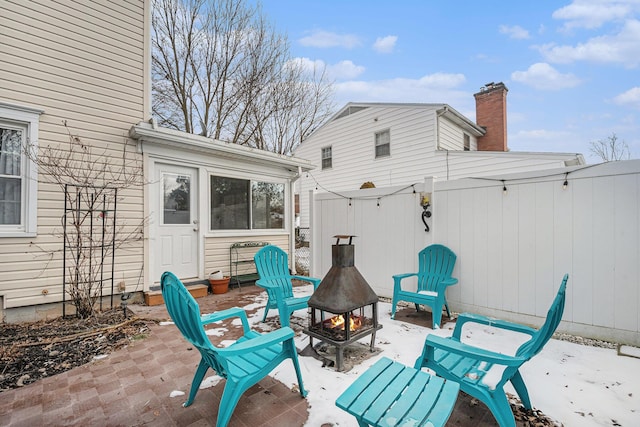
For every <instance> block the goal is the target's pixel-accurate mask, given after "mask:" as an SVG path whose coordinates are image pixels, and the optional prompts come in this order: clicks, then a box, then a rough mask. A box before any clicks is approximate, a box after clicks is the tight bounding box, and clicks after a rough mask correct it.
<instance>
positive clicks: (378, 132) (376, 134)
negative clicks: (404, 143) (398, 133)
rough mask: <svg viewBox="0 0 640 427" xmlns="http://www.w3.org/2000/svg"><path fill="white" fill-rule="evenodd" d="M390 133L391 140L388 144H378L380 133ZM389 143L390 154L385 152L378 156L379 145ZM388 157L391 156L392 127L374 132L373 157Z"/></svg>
mask: <svg viewBox="0 0 640 427" xmlns="http://www.w3.org/2000/svg"><path fill="white" fill-rule="evenodd" d="M385 133H386V134H389V142H387V143H386V144H378V135H382V134H385ZM385 145H388V146H389V154H384V155H380V156H378V147H382V146H385ZM387 157H391V129H383V130H380V131H377V132H374V134H373V158H374V159H385V158H387Z"/></svg>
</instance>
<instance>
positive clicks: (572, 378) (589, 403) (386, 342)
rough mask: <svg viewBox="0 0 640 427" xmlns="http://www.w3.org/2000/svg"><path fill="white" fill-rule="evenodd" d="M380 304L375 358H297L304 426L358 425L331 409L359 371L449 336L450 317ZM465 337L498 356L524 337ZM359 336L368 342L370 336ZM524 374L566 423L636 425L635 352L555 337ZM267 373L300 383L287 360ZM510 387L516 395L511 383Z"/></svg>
mask: <svg viewBox="0 0 640 427" xmlns="http://www.w3.org/2000/svg"><path fill="white" fill-rule="evenodd" d="M311 291H312V288H311V286H305V287H301V288H296V294H298V293H299V292H302V294H304V293H308V294H310V293H311ZM259 298H260V297H259ZM265 303H266V299H265V301H256V302H255V303H254V304H251V308H255V306H256V304H261V305H262V306H264V304H265ZM378 307H379V310H378V312H379V313H380V318H379V322H380V323H381V324H382V325H383V327H382V329H381V330H379V331H378V333H377V336H376V348H377V349H379V350H381V351H380V352H379V353H378V354H376V355H375V356H373V357H371V358H369V359H367V360H364V361H363V362H362V363H360V364H358V365H356V366H354V367H353V368H352V369H351V370H349V371H348V372H336V371H335V370H334V369H333V368H328V367H322V362H321V361H319V360H316V359H314V358H312V357H302V356H301V357H299V361H300V367H301V371H302V377H303V381H304V386H305V388H306V389H307V390H308V391H309V394H308V396H307V400H308V402H309V406H310V409H309V419H308V421H307V423H306V426H308V427H317V426H320V425H322V424H324V423H333V424H334V425H335V426H353V425H356V423H355V419H354V418H353V417H352V416H351V415H349V414H347V413H346V412H344V411H342V410H340V409H338V408H337V407H336V406H335V400H336V399H337V398H338V396H339V395H340V394H341V393H342V392H343V391H344V390H345V389H346V388H347V387H348V386H349V385H350V384H351V383H352V382H353V381H354V380H355V379H356V378H357V377H358V376H359V375H361V374H362V373H363V372H364V371H365V370H366V369H367V368H369V367H370V366H371V365H373V364H374V363H375V362H376V361H377V360H379V359H380V357H383V356H385V357H388V358H390V359H393V360H396V361H398V362H401V363H404V364H406V365H409V366H413V364H414V362H415V359H416V357H418V356H419V355H420V353H421V352H422V344H423V342H424V339H425V337H426V335H427V334H429V333H435V334H438V335H441V336H450V335H451V334H452V331H453V322H448V323H446V324H445V325H444V328H443V329H439V330H436V331H434V330H431V329H429V328H425V327H422V326H417V325H412V324H409V323H406V322H402V321H399V320H391V318H390V313H391V304H389V303H387V302H380V303H378ZM247 309H248V307H247ZM262 314H263V312H262V310H258V311H256V312H255V313H254V314H253V315H251V316H250V318H249V321H250V323H251V324H258V323H260V322H261V320H262ZM294 316H296V317H300V318H301V319H300V320H299V323H302V324H304V322H306V313H305V312H303V311H299V312H296V313H295V314H294ZM262 325H264V324H262ZM463 335H464V337H465V338H464V339H463V341H464V340H469V341H468V342H469V343H473V344H475V345H479V346H485V347H490V348H492V349H494V350H495V349H498V351H501V352H503V353H513V351H514V349H515V348H517V346H518V345H519V342H521V338H518V337H514V336H513V335H512V334H509V333H505V332H504V331H496V330H495V328H492V327H485V326H480V325H475V326H474V327H473V328H471V327H470V328H467V327H466V326H465V329H464V334H463ZM519 339H520V341H519ZM362 341H363V342H367V343H368V340H367V339H363V340H362ZM308 342H309V339H308V337H307V336H306V335H304V334H301V335H300V336H298V337H296V346H297V347H298V349H303V348H304V347H306V346H307V344H308ZM314 343H317V340H316V341H314ZM624 347H626V352H625V353H624V354H631V355H632V356H633V355H634V354H637V353H638V349H636V348H634V347H629V346H624ZM521 373H522V376H523V378H524V380H525V383H526V384H527V388H528V390H529V396H530V398H531V403H532V405H533V406H534V408H536V409H539V410H541V411H542V412H543V413H544V414H545V415H547V416H549V417H551V418H552V419H555V420H557V421H559V422H562V423H563V424H564V425H565V426H581V427H582V426H586V427H588V426H612V425H613V426H616V425H617V426H624V427H633V426H640V359H638V358H636V357H630V356H624V355H618V352H617V350H616V349H607V348H599V347H591V346H586V345H580V344H575V343H571V342H568V341H560V340H556V339H552V340H551V341H549V342H548V343H547V345H546V346H545V348H544V349H543V350H542V352H541V353H540V354H538V355H537V356H535V357H534V358H533V359H531V360H530V361H529V362H527V363H526V364H524V365H523V367H522V368H521ZM271 375H272V376H273V377H274V378H276V379H277V380H279V381H281V382H282V383H284V384H286V385H287V386H289V387H294V386H296V387H297V381H296V378H295V372H294V370H293V369H292V367H291V364H290V362H283V363H282V364H280V366H278V367H277V368H276V369H275V370H274V371H273V372H272V374H271ZM509 387H510V386H509ZM507 391H508V392H510V393H513V394H515V391H514V390H513V389H512V388H508V389H507Z"/></svg>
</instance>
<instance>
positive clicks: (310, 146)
mask: <svg viewBox="0 0 640 427" xmlns="http://www.w3.org/2000/svg"><path fill="white" fill-rule="evenodd" d="M443 105H444V104H420V105H416V104H380V105H373V106H369V107H368V108H366V109H363V110H361V111H359V112H357V113H354V114H351V115H348V116H345V117H342V118H340V119H337V120H333V121H330V122H328V123H326V124H325V125H323V126H322V127H320V128H319V129H318V130H317V131H316V132H315V133H313V134H312V135H311V136H310V137H309V138H308V139H307V140H305V141H304V142H303V143H302V144H301V145H300V146H299V147H298V148H297V149H296V151H295V156H296V157H299V158H302V159H307V160H309V161H311V162H312V163H313V164H315V165H316V166H317V169H315V170H314V171H313V172H312V173H309V174H308V176H307V174H305V175H303V176H302V178H301V179H300V180H299V181H298V183H297V186H296V191H297V192H298V194H299V200H300V205H299V209H300V226H301V227H308V226H309V223H310V219H309V192H310V191H317V192H318V193H322V192H337V193H340V192H344V191H349V190H356V189H359V188H360V186H361V185H362V184H363V183H364V182H366V181H372V182H373V183H374V184H375V185H376V187H378V188H381V187H389V186H397V185H412V184H415V183H421V182H423V180H424V178H425V177H427V176H433V177H434V178H435V179H436V180H449V179H458V178H464V177H486V176H490V175H496V174H504V173H511V172H525V171H533V170H543V169H549V168H558V167H564V161H565V160H575V159H576V157H578V156H579V155H576V154H564V153H557V154H555V153H554V154H550V153H513V152H509V153H504V152H479V151H475V150H476V147H477V138H476V136H474V135H472V132H468V131H466V130H464V129H463V128H462V127H461V126H460V125H458V124H456V123H454V122H453V121H452V120H449V119H448V118H447V117H445V116H443V115H439V114H440V113H439V111H442V110H441V109H442V107H443ZM385 129H389V130H390V134H391V155H390V156H389V157H383V158H378V159H375V158H374V155H375V151H374V134H375V132H379V131H381V130H385ZM465 133H467V134H469V136H470V146H471V147H470V148H471V150H472V151H463V149H464V134H465ZM329 145H331V146H332V155H333V167H332V168H330V169H325V170H322V169H321V164H322V163H321V157H320V156H321V147H326V146H329ZM346 203H347V202H345V204H346Z"/></svg>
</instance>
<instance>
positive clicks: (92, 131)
mask: <svg viewBox="0 0 640 427" xmlns="http://www.w3.org/2000/svg"><path fill="white" fill-rule="evenodd" d="M148 7H149V6H148V5H145V3H144V1H142V0H127V1H124V0H123V1H108V0H99V1H97V0H96V1H91V2H85V1H71V0H66V1H62V2H50V1H42V0H41V1H37V0H33V1H29V2H24V1H17V2H12V1H3V2H1V3H0V39H2V43H0V102H4V103H7V104H15V105H21V106H29V107H36V108H40V109H42V110H44V113H43V114H42V115H41V116H40V129H39V135H38V144H39V146H40V147H41V148H42V147H47V146H51V147H58V146H62V147H64V145H65V144H69V133H72V134H73V135H76V136H78V137H79V138H80V140H81V141H82V142H83V143H85V144H87V145H89V146H91V150H92V152H93V153H94V154H96V155H101V154H103V153H104V155H106V156H107V157H112V158H113V161H114V164H116V165H118V164H120V162H121V161H122V153H123V150H124V149H125V146H126V151H127V161H128V162H131V164H132V165H134V166H133V167H141V157H140V155H139V154H137V153H136V152H135V145H134V144H133V143H132V142H131V141H129V140H128V138H127V132H128V129H129V128H130V126H131V125H132V124H134V123H137V122H139V121H141V120H144V119H145V118H146V117H145V96H146V91H145V82H146V80H145V73H146V68H145V57H144V55H145V19H146V14H147V11H146V9H147V8H148ZM64 123H66V125H67V126H68V128H66V127H65V125H64ZM136 165H138V166H136ZM118 197H119V199H118V206H117V207H118V211H117V219H118V225H124V226H125V227H124V229H123V230H122V231H121V232H120V234H121V235H122V234H126V233H127V232H128V231H132V230H133V229H134V228H135V225H136V224H139V223H140V222H141V221H142V220H143V217H144V214H143V189H142V187H141V186H140V187H139V188H129V189H126V190H124V191H122V192H119V194H118ZM63 213H64V195H63V194H62V189H61V188H60V187H59V186H57V185H54V184H50V183H48V177H47V176H44V175H43V174H42V173H40V175H39V183H38V211H37V225H38V228H37V237H35V238H22V237H19V238H0V297H2V300H3V304H4V308H12V307H19V306H26V305H34V304H45V303H53V302H59V301H61V300H62V297H63V295H62V281H63V276H62V253H61V251H62V248H63V241H62V237H61V232H62V226H61V218H62V216H63ZM115 263H116V266H115V278H116V283H117V282H119V281H121V280H124V281H125V283H126V284H127V290H128V291H133V290H142V288H141V286H142V284H141V283H138V280H139V279H138V278H139V277H140V270H141V266H142V263H143V249H142V242H136V243H133V244H130V245H128V246H127V247H125V248H123V249H122V250H120V251H116V257H115ZM109 273H110V272H109ZM44 290H46V291H47V293H46V295H45V294H43V291H44Z"/></svg>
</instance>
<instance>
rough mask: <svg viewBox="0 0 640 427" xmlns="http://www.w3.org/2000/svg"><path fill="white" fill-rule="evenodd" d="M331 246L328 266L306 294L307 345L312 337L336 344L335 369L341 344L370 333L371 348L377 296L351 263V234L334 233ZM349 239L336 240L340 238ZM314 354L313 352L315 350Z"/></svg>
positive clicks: (341, 366)
mask: <svg viewBox="0 0 640 427" xmlns="http://www.w3.org/2000/svg"><path fill="white" fill-rule="evenodd" d="M334 237H336V238H337V241H336V244H335V245H333V246H332V247H331V261H332V266H331V269H330V270H329V272H328V273H327V275H326V276H325V277H324V279H322V282H320V285H319V286H318V288H317V289H316V290H315V292H314V293H313V295H312V296H311V298H309V302H308V305H309V326H308V328H307V329H305V330H304V333H305V334H307V335H309V348H310V349H311V350H312V354H313V353H315V350H314V347H313V338H317V339H319V340H321V341H323V342H324V343H327V344H329V345H333V346H335V348H336V362H335V367H336V370H338V371H342V370H343V369H344V364H343V357H344V356H343V355H344V348H345V347H346V346H348V345H349V344H351V343H353V342H355V341H358V340H360V339H362V338H364V337H367V336H369V335H371V344H370V346H369V347H370V350H371V352H373V351H374V345H375V340H376V331H377V330H378V329H380V328H382V325H379V324H378V296H377V295H376V293H375V292H374V291H373V289H371V287H370V286H369V284H368V283H367V281H366V280H365V279H364V277H362V275H361V274H360V272H359V271H358V269H357V268H356V267H355V265H354V246H353V245H352V244H351V242H352V239H353V237H355V236H349V235H338V236H334ZM347 238H348V239H349V243H348V244H340V239H347ZM316 354H317V353H316Z"/></svg>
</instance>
